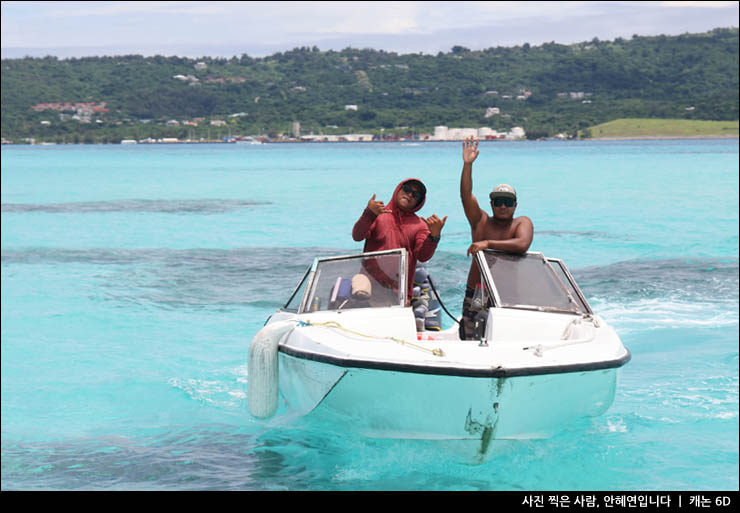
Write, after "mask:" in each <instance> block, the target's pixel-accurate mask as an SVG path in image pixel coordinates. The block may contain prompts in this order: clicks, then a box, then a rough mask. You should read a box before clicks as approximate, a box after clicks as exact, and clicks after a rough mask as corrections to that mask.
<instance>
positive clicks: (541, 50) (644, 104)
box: [1, 28, 738, 142]
mask: <svg viewBox="0 0 740 513" xmlns="http://www.w3.org/2000/svg"><path fill="white" fill-rule="evenodd" d="M1 86H2V87H1V95H2V127H1V128H2V136H3V138H5V139H13V140H17V139H19V138H23V137H34V138H36V139H37V140H38V139H40V140H54V141H57V142H100V141H103V142H105V141H116V140H120V139H125V138H145V137H180V138H187V137H194V138H198V137H214V136H216V135H217V134H219V135H225V134H226V133H228V132H230V133H234V134H236V133H242V134H272V135H277V134H278V133H288V132H290V130H291V126H292V122H294V121H298V122H300V124H301V131H302V133H304V134H305V133H309V132H313V133H317V134H318V133H324V134H330V133H346V132H349V131H354V132H373V133H381V132H383V133H385V134H388V133H396V134H399V135H401V134H403V133H416V134H418V133H419V132H431V131H433V129H434V127H435V126H437V125H447V126H450V127H481V126H487V127H490V128H493V129H496V130H509V129H510V128H511V127H513V126H521V127H523V128H524V129H525V130H526V131H527V133H528V134H529V135H530V136H531V137H545V136H549V135H553V134H556V133H568V134H571V135H574V134H576V133H577V132H578V131H579V130H583V129H585V128H587V127H592V126H595V125H600V124H602V123H606V122H609V121H612V120H616V119H622V118H660V119H683V120H714V121H734V120H737V119H738V29H736V28H733V29H715V30H713V31H710V32H707V33H702V34H683V35H680V36H656V37H638V36H633V37H632V38H631V39H628V40H627V39H621V38H620V39H616V40H614V41H600V40H598V39H593V40H592V41H588V42H583V43H578V44H572V45H561V44H557V43H554V42H552V43H546V44H543V45H540V46H530V45H529V44H524V45H521V46H516V47H496V48H488V49H485V50H480V51H470V50H468V49H466V48H464V47H460V46H456V47H454V48H452V49H451V51H450V52H447V53H442V52H441V53H439V54H437V55H424V54H396V53H392V52H384V51H377V50H372V49H352V48H348V49H345V50H342V51H341V52H335V51H320V50H319V49H318V48H316V47H314V48H296V49H293V50H291V51H286V52H281V53H276V54H274V55H271V56H268V57H264V58H252V57H250V56H248V55H246V54H244V55H242V56H240V57H236V56H235V57H233V58H231V59H226V58H210V57H202V58H199V59H189V58H182V57H163V56H155V57H146V58H145V57H142V56H140V55H125V56H103V57H90V58H80V59H57V58H56V57H45V58H23V59H4V60H2V84H1ZM59 102H62V103H59ZM63 102H69V103H70V104H72V105H64V103H63ZM78 103H79V104H81V106H80V105H74V104H78ZM84 104H87V105H84ZM348 106H356V109H355V107H348ZM212 121H216V125H212V124H211V122H212ZM168 123H169V124H168ZM183 123H186V124H183ZM593 135H594V136H596V134H593Z"/></svg>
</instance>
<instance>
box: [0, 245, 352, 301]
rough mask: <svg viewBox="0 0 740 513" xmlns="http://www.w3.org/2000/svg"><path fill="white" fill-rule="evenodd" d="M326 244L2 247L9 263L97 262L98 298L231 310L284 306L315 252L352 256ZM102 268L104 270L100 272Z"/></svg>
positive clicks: (69, 263)
mask: <svg viewBox="0 0 740 513" xmlns="http://www.w3.org/2000/svg"><path fill="white" fill-rule="evenodd" d="M349 253H352V251H350V250H344V251H342V250H336V249H325V248H300V249H291V248H242V249H233V250H223V249H164V248H145V249H118V248H113V249H106V248H92V249H65V248H62V249H50V248H29V249H23V250H2V264H3V265H4V266H5V265H23V264H26V265H42V264H43V265H81V266H95V267H96V269H94V270H93V269H91V271H90V276H91V277H94V279H96V280H99V281H100V283H99V286H98V290H100V292H101V295H100V296H99V297H97V299H101V300H104V301H116V302H120V303H123V304H125V305H132V304H133V305H143V306H155V307H159V308H167V309H180V308H187V309H190V308H196V309H201V308H208V309H216V310H230V309H233V308H237V307H243V306H251V307H256V308H265V309H267V310H275V309H277V308H279V307H280V306H282V305H284V304H285V303H286V302H287V300H288V299H289V298H290V294H291V293H292V292H293V290H294V289H295V287H297V286H298V284H299V282H300V280H301V278H302V277H303V275H304V274H305V272H306V270H307V269H308V267H309V266H310V265H311V263H312V262H313V259H314V257H316V256H327V255H335V254H349ZM100 266H102V267H103V270H104V271H105V269H106V268H108V267H110V268H111V272H102V273H101V272H99V268H100Z"/></svg>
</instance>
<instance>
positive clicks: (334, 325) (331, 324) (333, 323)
mask: <svg viewBox="0 0 740 513" xmlns="http://www.w3.org/2000/svg"><path fill="white" fill-rule="evenodd" d="M299 326H323V327H325V328H336V329H339V330H342V331H346V332H347V333H352V334H353V335H357V336H359V337H365V338H380V339H388V340H392V341H394V342H398V343H399V344H403V345H407V346H411V347H413V348H416V349H420V350H421V351H426V352H428V353H432V354H433V355H434V356H444V355H445V353H444V351H442V350H441V349H439V348H437V349H429V348H428V347H424V346H420V345H418V344H414V343H413V342H409V341H408V340H403V339H400V338H396V337H374V336H372V335H366V334H364V333H360V332H359V331H353V330H350V329H348V328H345V327H344V326H342V325H341V324H339V323H338V322H337V321H326V322H311V321H301V322H300V323H299Z"/></svg>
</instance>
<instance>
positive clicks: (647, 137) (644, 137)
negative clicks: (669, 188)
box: [579, 135, 738, 141]
mask: <svg viewBox="0 0 740 513" xmlns="http://www.w3.org/2000/svg"><path fill="white" fill-rule="evenodd" d="M668 139H738V135H640V136H636V135H630V136H621V137H591V138H589V139H579V140H580V141H588V140H591V141H637V140H648V141H650V140H668Z"/></svg>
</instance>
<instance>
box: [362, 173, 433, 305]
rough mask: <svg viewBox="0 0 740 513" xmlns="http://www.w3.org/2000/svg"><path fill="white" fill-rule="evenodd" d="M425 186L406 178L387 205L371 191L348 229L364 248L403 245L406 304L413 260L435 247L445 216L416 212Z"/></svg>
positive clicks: (429, 254) (422, 258) (428, 254)
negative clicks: (406, 270) (406, 254)
mask: <svg viewBox="0 0 740 513" xmlns="http://www.w3.org/2000/svg"><path fill="white" fill-rule="evenodd" d="M426 193H427V189H426V187H425V186H424V184H423V183H422V182H421V180H418V179H416V178H408V179H406V180H404V181H402V182H401V183H400V184H398V186H397V187H396V190H395V191H394V192H393V197H392V198H391V201H390V202H389V203H388V205H385V204H384V203H383V202H382V201H376V199H375V194H373V197H372V198H370V201H368V203H367V207H366V208H365V211H364V212H363V213H362V215H361V216H360V219H358V220H357V222H356V223H355V226H354V228H353V229H352V238H353V239H354V240H356V241H358V242H359V241H361V240H364V241H365V247H364V250H363V251H364V252H369V251H383V250H386V249H398V248H405V249H406V251H407V252H408V272H407V275H406V277H407V284H406V289H407V291H408V293H407V294H406V302H407V304H408V303H409V302H410V301H411V295H412V290H413V287H414V274H415V273H416V262H417V260H420V261H422V262H426V261H427V260H429V259H430V258H432V255H434V250H436V249H437V243H439V238H440V235H441V233H442V228H443V227H444V225H445V222H446V221H447V216H445V217H444V219H440V218H439V217H437V216H436V215H432V216H431V217H429V218H426V219H425V218H423V217H419V216H417V215H416V214H415V213H414V212H417V211H418V210H419V209H421V207H422V206H424V202H425V201H426Z"/></svg>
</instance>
